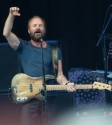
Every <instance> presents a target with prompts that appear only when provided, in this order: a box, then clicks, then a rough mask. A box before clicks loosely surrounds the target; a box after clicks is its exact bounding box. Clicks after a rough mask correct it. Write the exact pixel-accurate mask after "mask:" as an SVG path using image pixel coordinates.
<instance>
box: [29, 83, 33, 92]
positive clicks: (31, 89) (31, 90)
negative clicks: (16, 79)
mask: <svg viewBox="0 0 112 125" xmlns="http://www.w3.org/2000/svg"><path fill="white" fill-rule="evenodd" d="M29 89H30V92H33V86H32V84H30V88H29Z"/></svg>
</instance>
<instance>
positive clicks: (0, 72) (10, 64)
mask: <svg viewBox="0 0 112 125" xmlns="http://www.w3.org/2000/svg"><path fill="white" fill-rule="evenodd" d="M17 73H18V56H17V53H16V52H15V51H14V50H13V49H12V48H11V47H10V46H9V44H8V43H0V92H8V91H9V88H10V86H11V80H12V78H13V76H14V75H15V74H17Z"/></svg>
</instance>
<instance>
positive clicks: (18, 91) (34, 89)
mask: <svg viewBox="0 0 112 125" xmlns="http://www.w3.org/2000/svg"><path fill="white" fill-rule="evenodd" d="M48 79H54V76H52V75H46V76H45V81H47V80H48ZM11 89H12V97H13V100H14V102H16V103H23V102H27V101H29V100H30V99H32V98H37V99H39V100H43V99H44V97H43V96H42V95H41V93H40V92H41V90H42V89H43V78H42V77H30V76H28V75H26V74H23V73H19V74H17V75H15V76H14V77H13V79H12V82H11Z"/></svg>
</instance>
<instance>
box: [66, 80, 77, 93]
mask: <svg viewBox="0 0 112 125" xmlns="http://www.w3.org/2000/svg"><path fill="white" fill-rule="evenodd" d="M67 91H68V92H75V91H76V89H75V84H74V83H73V82H69V83H68V84H67Z"/></svg>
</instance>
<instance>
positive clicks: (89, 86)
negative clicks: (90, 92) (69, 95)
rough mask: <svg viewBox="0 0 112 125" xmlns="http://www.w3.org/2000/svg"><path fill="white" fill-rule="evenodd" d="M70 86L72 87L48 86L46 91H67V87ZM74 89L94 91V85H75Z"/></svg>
mask: <svg viewBox="0 0 112 125" xmlns="http://www.w3.org/2000/svg"><path fill="white" fill-rule="evenodd" d="M68 86H70V85H47V86H46V90H47V91H52V90H67V87H68ZM72 86H73V85H72ZM74 88H75V89H76V90H77V89H92V88H93V85H91V84H84V85H82V84H79V85H77V84H75V85H74Z"/></svg>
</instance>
